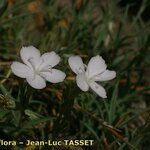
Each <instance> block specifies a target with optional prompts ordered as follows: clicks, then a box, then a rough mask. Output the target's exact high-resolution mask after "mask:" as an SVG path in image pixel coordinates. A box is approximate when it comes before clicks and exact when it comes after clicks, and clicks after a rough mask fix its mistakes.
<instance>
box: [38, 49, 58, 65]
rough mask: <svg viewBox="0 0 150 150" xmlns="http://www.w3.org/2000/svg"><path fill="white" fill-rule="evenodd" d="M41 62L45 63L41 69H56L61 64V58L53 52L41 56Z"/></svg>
mask: <svg viewBox="0 0 150 150" xmlns="http://www.w3.org/2000/svg"><path fill="white" fill-rule="evenodd" d="M41 61H42V62H43V63H42V65H41V66H40V68H44V67H48V66H51V67H54V66H56V65H57V64H58V63H59V62H60V57H59V55H57V54H56V53H55V52H54V51H52V52H48V53H44V54H43V55H42V56H41Z"/></svg>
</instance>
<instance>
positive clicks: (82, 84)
mask: <svg viewBox="0 0 150 150" xmlns="http://www.w3.org/2000/svg"><path fill="white" fill-rule="evenodd" d="M76 82H77V85H78V87H79V88H80V89H81V90H82V91H84V92H86V91H88V90H89V85H88V83H87V82H86V78H85V74H84V73H81V74H78V75H77V76H76Z"/></svg>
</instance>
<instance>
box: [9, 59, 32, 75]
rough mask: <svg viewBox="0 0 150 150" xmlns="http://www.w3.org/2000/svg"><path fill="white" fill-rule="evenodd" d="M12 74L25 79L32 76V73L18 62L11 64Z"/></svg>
mask: <svg viewBox="0 0 150 150" xmlns="http://www.w3.org/2000/svg"><path fill="white" fill-rule="evenodd" d="M11 69H12V72H13V73H14V74H15V75H16V76H18V77H20V78H27V77H31V76H33V71H32V70H31V69H30V68H29V67H28V66H27V65H25V64H22V63H20V62H13V63H12V64H11Z"/></svg>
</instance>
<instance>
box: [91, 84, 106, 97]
mask: <svg viewBox="0 0 150 150" xmlns="http://www.w3.org/2000/svg"><path fill="white" fill-rule="evenodd" d="M90 87H91V89H92V90H93V91H94V92H95V93H97V94H98V95H99V96H100V97H102V98H107V96H106V91H105V89H104V88H103V87H102V86H101V85H99V84H97V83H96V82H91V83H90Z"/></svg>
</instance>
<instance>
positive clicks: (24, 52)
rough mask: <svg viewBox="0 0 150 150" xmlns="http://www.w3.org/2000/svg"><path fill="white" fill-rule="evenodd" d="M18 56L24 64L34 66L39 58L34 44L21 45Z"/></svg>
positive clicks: (38, 52)
mask: <svg viewBox="0 0 150 150" xmlns="http://www.w3.org/2000/svg"><path fill="white" fill-rule="evenodd" d="M20 56H21V59H22V61H23V62H24V63H25V64H27V65H28V66H31V67H33V65H34V67H36V65H37V64H38V63H39V60H40V51H39V50H38V49H37V48H35V47H34V46H28V47H22V48H21V51H20ZM31 64H32V65H31Z"/></svg>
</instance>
